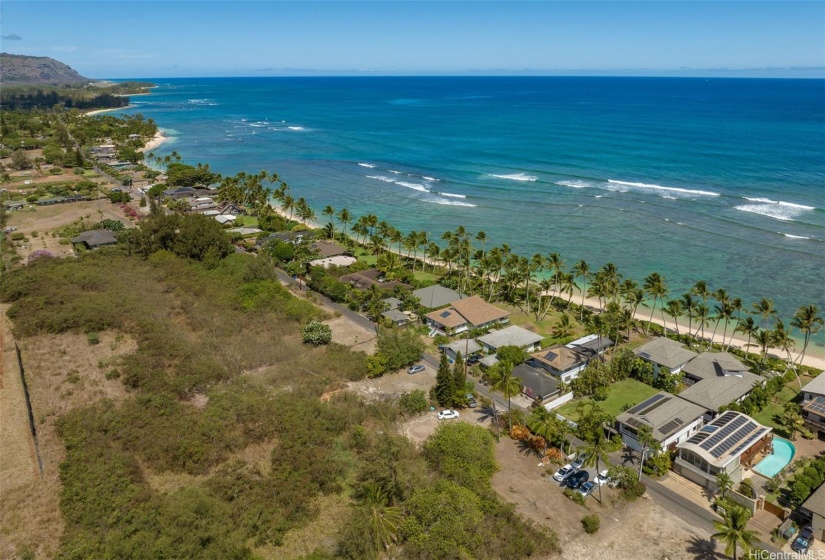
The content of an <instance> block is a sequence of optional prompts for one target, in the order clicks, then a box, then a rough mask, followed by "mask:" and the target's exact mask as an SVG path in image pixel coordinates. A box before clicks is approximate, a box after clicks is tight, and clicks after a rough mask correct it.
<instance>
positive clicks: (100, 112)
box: [84, 103, 135, 117]
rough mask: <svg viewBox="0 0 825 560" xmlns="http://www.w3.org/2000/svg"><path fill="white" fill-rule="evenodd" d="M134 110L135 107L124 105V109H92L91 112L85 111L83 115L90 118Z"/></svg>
mask: <svg viewBox="0 0 825 560" xmlns="http://www.w3.org/2000/svg"><path fill="white" fill-rule="evenodd" d="M134 108H135V105H132V104H131V103H130V104H129V105H126V106H125V107H112V108H111V109H94V110H93V111H86V112H85V113H84V115H86V116H87V117H91V116H94V115H100V114H102V113H111V112H112V111H123V110H125V109H134Z"/></svg>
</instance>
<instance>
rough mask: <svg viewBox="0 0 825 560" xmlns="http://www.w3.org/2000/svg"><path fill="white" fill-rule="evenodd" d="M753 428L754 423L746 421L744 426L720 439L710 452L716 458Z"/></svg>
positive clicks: (754, 426)
mask: <svg viewBox="0 0 825 560" xmlns="http://www.w3.org/2000/svg"><path fill="white" fill-rule="evenodd" d="M754 428H756V424H754V423H753V422H746V423H745V425H744V426H742V427H741V428H739V429H738V430H737V431H736V432H732V433H731V435H730V436H729V437H727V438H726V439H724V440H722V442H721V443H720V444H719V445H717V446H716V447H714V448H713V449H712V450H710V454H711V455H713V456H714V457H716V458H717V459H718V458H719V457H721V456H722V455H724V454H725V453H727V452H728V451H730V450H731V449H732V448H733V446H735V445H736V444H738V443H739V442H741V441H742V439H743V438H744V437H745V436H747V435H748V434H749V433H751V432H753V430H754Z"/></svg>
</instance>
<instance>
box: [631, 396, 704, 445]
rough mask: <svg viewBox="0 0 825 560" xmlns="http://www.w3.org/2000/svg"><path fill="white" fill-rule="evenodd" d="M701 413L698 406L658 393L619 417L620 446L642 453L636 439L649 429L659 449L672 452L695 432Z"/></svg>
mask: <svg viewBox="0 0 825 560" xmlns="http://www.w3.org/2000/svg"><path fill="white" fill-rule="evenodd" d="M704 414H705V409H704V408H702V407H701V406H699V405H696V404H693V403H691V402H688V401H685V400H683V399H680V398H679V397H677V396H676V395H671V394H670V393H665V392H664V391H662V392H659V393H656V394H655V395H653V396H652V397H650V398H649V399H647V400H645V401H643V402H641V403H639V404H637V405H636V406H634V407H633V408H631V409H629V410H626V411H625V412H622V413H621V414H619V415H618V416H617V417H616V425H617V427H618V431H619V434H620V435H621V436H622V441H623V442H624V444H625V445H627V446H628V447H630V448H632V449H635V450H636V451H642V444H641V442H640V441H639V437H638V434H639V429H640V428H641V427H642V426H649V427H650V429H651V434H652V435H653V439H655V440H656V441H657V442H659V445H660V446H661V449H662V450H668V449H670V450H672V449H673V448H674V447H675V446H676V445H677V444H678V443H681V442H683V441H685V440H687V439H688V438H689V437H690V436H692V435H693V434H694V433H696V431H697V430H698V429H699V428H700V427H701V426H702V424H703V419H702V417H703V416H704Z"/></svg>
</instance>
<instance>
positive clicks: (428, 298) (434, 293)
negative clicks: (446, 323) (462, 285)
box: [413, 284, 467, 309]
mask: <svg viewBox="0 0 825 560" xmlns="http://www.w3.org/2000/svg"><path fill="white" fill-rule="evenodd" d="M413 295H414V296H415V297H417V298H418V301H419V302H420V305H421V307H423V308H424V309H440V308H442V307H446V306H447V305H450V303H452V302H454V301H456V300H458V299H463V298H465V297H467V296H466V295H464V294H462V293H461V292H457V291H455V290H452V289H450V288H445V287H444V286H441V285H439V284H435V285H433V286H427V287H426V288H419V289H417V290H415V291H413Z"/></svg>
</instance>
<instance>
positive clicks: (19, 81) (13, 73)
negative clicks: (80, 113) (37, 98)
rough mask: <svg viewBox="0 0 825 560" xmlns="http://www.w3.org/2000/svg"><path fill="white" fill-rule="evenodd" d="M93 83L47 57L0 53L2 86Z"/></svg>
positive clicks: (0, 81)
mask: <svg viewBox="0 0 825 560" xmlns="http://www.w3.org/2000/svg"><path fill="white" fill-rule="evenodd" d="M93 81H95V80H92V79H91V78H86V77H84V76H81V75H80V74H79V73H78V72H77V71H76V70H75V69H73V68H72V67H71V66H69V65H67V64H64V63H62V62H60V61H58V60H55V59H53V58H50V57H48V56H28V55H23V54H11V53H0V83H2V84H3V85H61V84H85V83H90V82H93Z"/></svg>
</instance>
